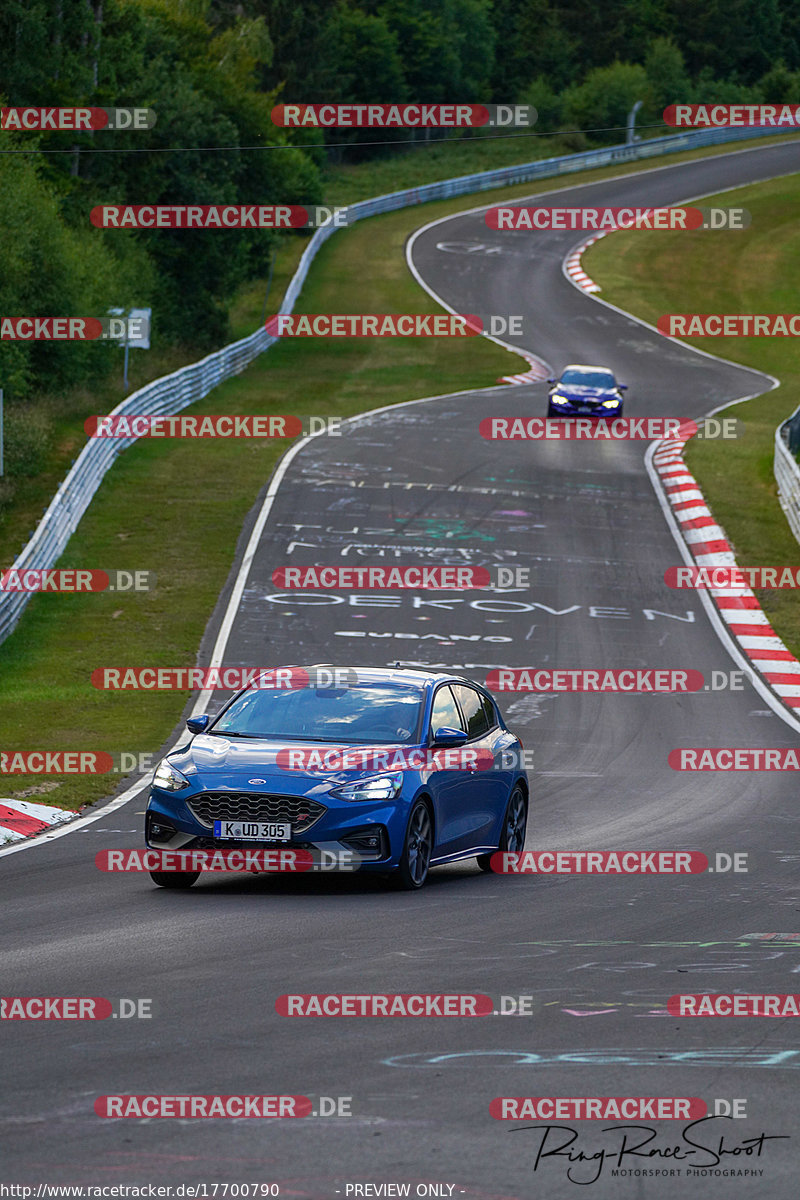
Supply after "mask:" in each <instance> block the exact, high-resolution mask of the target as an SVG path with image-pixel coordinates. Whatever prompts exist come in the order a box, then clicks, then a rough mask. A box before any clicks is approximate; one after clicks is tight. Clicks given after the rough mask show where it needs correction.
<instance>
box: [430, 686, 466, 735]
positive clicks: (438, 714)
mask: <svg viewBox="0 0 800 1200" xmlns="http://www.w3.org/2000/svg"><path fill="white" fill-rule="evenodd" d="M463 728H464V722H463V721H462V720H461V713H460V712H459V711H458V705H457V704H456V699H455V696H454V695H453V693H452V691H451V689H450V686H449V684H445V686H444V687H440V688H439V690H438V691H437V693H436V695H435V696H434V699H433V709H432V711H431V735H433V734H435V733H436V732H437V731H438V730H440V729H463Z"/></svg>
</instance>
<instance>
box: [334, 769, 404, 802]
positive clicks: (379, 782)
mask: <svg viewBox="0 0 800 1200" xmlns="http://www.w3.org/2000/svg"><path fill="white" fill-rule="evenodd" d="M402 786H403V772H402V771H393V772H392V774H391V775H373V776H371V777H370V778H369V779H358V780H357V781H356V782H355V783H343V784H340V785H339V786H338V787H335V788H331V795H332V796H337V797H338V798H339V799H340V800H394V798H395V796H396V795H397V794H398V792H399V791H400V789H401V787H402Z"/></svg>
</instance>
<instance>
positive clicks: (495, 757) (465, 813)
mask: <svg viewBox="0 0 800 1200" xmlns="http://www.w3.org/2000/svg"><path fill="white" fill-rule="evenodd" d="M453 692H454V694H455V697H456V700H457V701H458V705H459V708H460V709H461V713H462V717H463V721H464V725H465V728H466V730H467V745H466V747H465V749H469V750H475V751H477V752H478V756H479V761H481V760H484V759H485V758H487V756H489V755H491V758H492V761H493V764H494V765H493V766H492V767H490V768H488V769H480V770H477V771H474V772H465V773H464V780H463V787H462V792H461V813H460V816H459V820H458V828H457V834H456V836H457V839H458V842H459V847H460V848H461V849H464V850H467V849H469V848H470V847H471V846H480V845H484V844H486V843H487V842H493V841H495V840H496V835H497V830H498V828H499V822H500V820H501V819H502V817H503V815H504V813H505V808H506V803H507V801H508V795H509V790H510V787H511V776H510V772H509V770H508V769H507V766H506V764H505V762H504V759H503V750H504V749H505V748H506V747H507V746H508V745H509V744H511V743H513V740H514V739H513V736H512V735H510V734H508V733H507V732H506V731H505V730H503V729H501V728H500V726H499V723H498V721H497V715H496V713H495V708H494V704H493V703H492V701H491V700H490V699H489V697H488V696H485V695H483V694H482V693H481V692H479V691H478V689H477V688H474V687H472V686H470V685H468V684H460V683H457V684H453Z"/></svg>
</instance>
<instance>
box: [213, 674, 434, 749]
mask: <svg viewBox="0 0 800 1200" xmlns="http://www.w3.org/2000/svg"><path fill="white" fill-rule="evenodd" d="M423 700H424V692H423V691H422V689H421V688H416V687H408V686H402V685H399V684H395V683H365V684H358V685H355V686H352V687H347V688H315V687H304V688H296V689H294V690H292V691H266V690H256V689H252V690H250V691H248V692H245V694H244V695H243V696H240V697H239V698H238V699H237V700H234V702H233V703H232V704H231V706H230V708H228V709H226V710H225V712H224V713H223V714H222V715H221V716H220V718H219V719H218V720H217V721H216V722H215V724H214V726H213V728H212V729H210V730H209V733H218V734H222V735H223V736H225V735H228V736H231V737H237V736H238V737H254V738H257V737H263V738H281V739H289V740H292V741H311V742H332V743H335V744H351V743H352V744H354V745H370V746H373V745H380V744H387V745H396V744H398V743H401V744H402V743H413V742H416V741H417V740H418V736H419V726H420V722H421V718H422V711H423Z"/></svg>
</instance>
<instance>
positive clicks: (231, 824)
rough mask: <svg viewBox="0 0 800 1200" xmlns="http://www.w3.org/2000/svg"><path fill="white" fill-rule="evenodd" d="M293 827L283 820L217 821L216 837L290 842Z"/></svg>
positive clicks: (238, 840)
mask: <svg viewBox="0 0 800 1200" xmlns="http://www.w3.org/2000/svg"><path fill="white" fill-rule="evenodd" d="M291 836H292V827H291V825H289V824H288V822H283V821H215V822H214V837H215V838H219V839H221V840H222V841H225V840H226V839H230V840H231V841H235V842H288V841H289V840H290V838H291Z"/></svg>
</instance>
